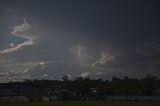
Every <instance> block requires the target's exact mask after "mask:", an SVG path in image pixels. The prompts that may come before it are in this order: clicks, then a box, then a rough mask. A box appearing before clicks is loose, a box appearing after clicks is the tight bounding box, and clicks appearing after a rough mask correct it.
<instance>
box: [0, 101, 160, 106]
mask: <svg viewBox="0 0 160 106" xmlns="http://www.w3.org/2000/svg"><path fill="white" fill-rule="evenodd" d="M0 106H160V102H106V101H64V102H37V103H0Z"/></svg>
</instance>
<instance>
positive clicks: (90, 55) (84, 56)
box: [70, 46, 115, 68]
mask: <svg viewBox="0 0 160 106" xmlns="http://www.w3.org/2000/svg"><path fill="white" fill-rule="evenodd" d="M70 50H71V53H72V54H73V55H74V58H75V59H77V60H79V62H80V64H81V66H83V67H89V68H96V66H98V65H100V66H103V65H105V64H106V63H107V62H109V61H111V60H113V59H114V58H115V56H113V55H111V53H109V52H106V51H96V50H91V49H89V48H88V47H86V46H74V47H72V48H71V49H70Z"/></svg>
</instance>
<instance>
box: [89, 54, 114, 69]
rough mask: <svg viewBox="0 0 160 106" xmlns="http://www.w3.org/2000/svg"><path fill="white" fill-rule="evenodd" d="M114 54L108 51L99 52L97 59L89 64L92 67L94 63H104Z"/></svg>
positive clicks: (111, 58)
mask: <svg viewBox="0 0 160 106" xmlns="http://www.w3.org/2000/svg"><path fill="white" fill-rule="evenodd" d="M114 58H115V56H113V55H111V54H110V53H105V52H101V53H100V58H99V60H97V61H95V62H94V63H93V64H91V65H89V66H90V67H92V68H94V67H96V65H104V64H106V63H107V62H109V61H111V60H113V59H114Z"/></svg>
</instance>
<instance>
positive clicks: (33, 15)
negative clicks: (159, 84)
mask: <svg viewBox="0 0 160 106" xmlns="http://www.w3.org/2000/svg"><path fill="white" fill-rule="evenodd" d="M159 5H160V2H159V0H1V1H0V81H1V82H8V81H20V80H24V79H51V80H52V79H61V78H62V76H64V75H68V77H69V78H70V79H74V78H77V77H91V78H103V79H111V78H112V77H113V76H117V77H124V76H129V77H132V78H143V77H144V76H146V75H147V74H151V75H155V76H158V77H160V30H159V28H160V7H159Z"/></svg>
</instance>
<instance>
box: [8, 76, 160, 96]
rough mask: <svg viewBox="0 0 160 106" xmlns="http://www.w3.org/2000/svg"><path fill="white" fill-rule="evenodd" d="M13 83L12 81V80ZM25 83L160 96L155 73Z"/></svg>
mask: <svg viewBox="0 0 160 106" xmlns="http://www.w3.org/2000/svg"><path fill="white" fill-rule="evenodd" d="M10 83H11V82H10ZM12 83H24V84H32V85H37V86H42V87H44V88H46V89H50V90H53V91H54V90H56V89H64V90H67V91H70V92H76V93H80V94H81V95H90V94H91V93H93V91H92V89H94V90H96V92H94V93H96V94H99V95H130V96H134V95H137V96H141V95H143V96H144V95H146V96H159V95H160V79H159V78H158V77H156V76H153V75H147V76H146V77H144V78H141V79H137V78H130V77H127V76H125V77H123V78H118V77H113V78H112V79H111V80H104V79H100V78H99V79H91V78H89V77H87V78H82V77H78V78H76V79H74V80H70V79H69V78H68V76H67V75H66V76H64V77H63V80H45V79H43V80H37V79H35V80H24V81H23V82H12Z"/></svg>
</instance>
